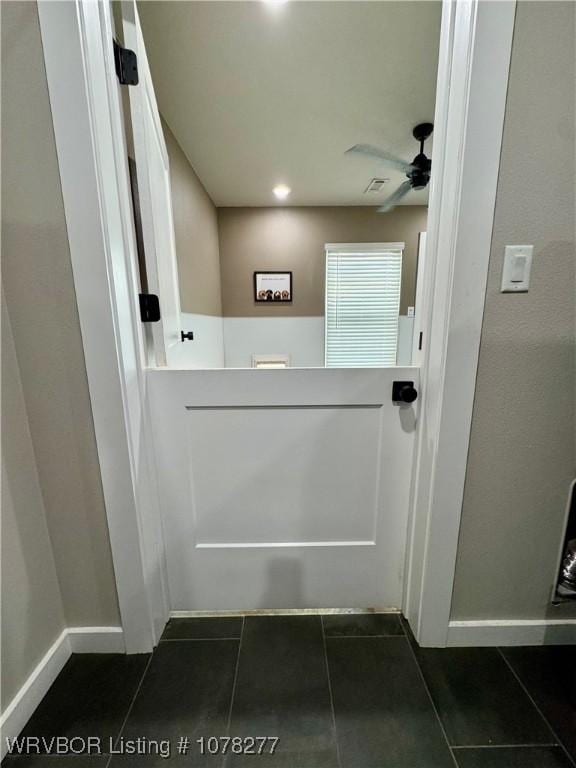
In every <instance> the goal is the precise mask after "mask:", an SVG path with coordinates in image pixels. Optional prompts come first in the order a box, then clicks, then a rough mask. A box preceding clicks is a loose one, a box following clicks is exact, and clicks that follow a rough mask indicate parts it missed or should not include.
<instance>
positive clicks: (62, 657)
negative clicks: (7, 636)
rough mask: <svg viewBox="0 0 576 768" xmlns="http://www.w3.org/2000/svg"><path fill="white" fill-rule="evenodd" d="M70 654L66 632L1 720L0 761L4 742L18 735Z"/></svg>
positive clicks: (4, 745)
mask: <svg viewBox="0 0 576 768" xmlns="http://www.w3.org/2000/svg"><path fill="white" fill-rule="evenodd" d="M71 654H72V650H71V648H70V640H69V638H68V630H66V629H65V630H64V631H63V632H62V633H61V635H60V637H58V639H57V640H56V641H55V642H54V643H53V645H51V646H50V648H49V649H48V651H47V652H46V654H45V655H44V657H43V658H42V659H41V660H40V662H39V663H38V664H37V665H36V667H35V669H34V670H33V671H32V674H31V675H30V676H29V677H28V679H27V680H26V682H25V683H24V685H23V686H22V688H20V690H19V691H18V693H17V694H16V696H14V698H13V699H12V701H11V702H10V704H9V705H8V706H7V707H6V709H5V710H4V712H2V716H1V717H0V734H1V735H2V743H1V745H0V759H2V758H3V757H4V755H5V754H6V751H7V749H8V747H7V744H6V739H8V738H15V737H16V736H18V734H19V733H20V731H21V730H22V728H24V726H25V725H26V723H27V722H28V720H29V719H30V717H31V716H32V713H33V712H34V710H35V709H36V707H37V706H38V704H39V703H40V702H41V701H42V699H43V698H44V696H45V695H46V692H47V691H48V689H49V688H50V686H51V685H52V683H53V682H54V680H56V678H57V677H58V675H59V673H60V670H61V669H62V667H63V666H64V664H66V662H67V661H68V659H69V658H70V656H71Z"/></svg>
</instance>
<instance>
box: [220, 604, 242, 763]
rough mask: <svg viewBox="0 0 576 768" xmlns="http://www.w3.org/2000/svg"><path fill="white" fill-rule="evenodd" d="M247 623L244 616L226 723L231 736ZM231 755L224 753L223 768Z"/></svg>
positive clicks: (228, 733)
mask: <svg viewBox="0 0 576 768" xmlns="http://www.w3.org/2000/svg"><path fill="white" fill-rule="evenodd" d="M245 623H246V616H242V628H241V630H240V639H239V642H238V653H237V654H236V669H235V670H234V682H233V683H232V695H231V696H230V709H229V710H228V722H227V724H226V735H227V736H230V728H231V726H232V710H233V708H234V696H235V695H236V683H237V682H238V670H239V669H240V651H241V650H242V640H243V639H244V624H245ZM236 639H238V638H236ZM229 755H230V752H228V753H227V754H225V755H223V760H222V768H225V766H226V764H227V763H228V756H229Z"/></svg>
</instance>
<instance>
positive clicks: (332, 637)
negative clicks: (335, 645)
mask: <svg viewBox="0 0 576 768" xmlns="http://www.w3.org/2000/svg"><path fill="white" fill-rule="evenodd" d="M382 637H385V638H390V637H405V635H404V633H402V634H392V635H326V640H371V639H372V638H374V639H375V640H376V639H378V638H382Z"/></svg>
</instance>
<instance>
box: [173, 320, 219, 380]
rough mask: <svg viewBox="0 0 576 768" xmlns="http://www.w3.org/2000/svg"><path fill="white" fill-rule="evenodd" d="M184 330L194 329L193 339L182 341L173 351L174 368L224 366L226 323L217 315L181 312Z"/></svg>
mask: <svg viewBox="0 0 576 768" xmlns="http://www.w3.org/2000/svg"><path fill="white" fill-rule="evenodd" d="M181 322H182V330H183V331H193V332H194V340H193V341H183V342H181V343H180V344H179V345H178V346H177V347H176V348H175V350H174V351H173V359H174V360H175V363H174V365H173V366H172V367H174V368H176V367H177V368H223V367H224V324H223V321H222V318H221V317H218V316H216V315H196V314H192V313H191V312H182V314H181Z"/></svg>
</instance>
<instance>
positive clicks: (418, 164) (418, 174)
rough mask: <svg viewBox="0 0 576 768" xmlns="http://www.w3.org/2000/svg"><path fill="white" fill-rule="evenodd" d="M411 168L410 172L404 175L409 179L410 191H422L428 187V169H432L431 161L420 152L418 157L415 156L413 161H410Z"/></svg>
mask: <svg viewBox="0 0 576 768" xmlns="http://www.w3.org/2000/svg"><path fill="white" fill-rule="evenodd" d="M412 166H413V168H412V170H411V171H410V172H409V173H407V174H406V176H407V177H408V178H409V179H410V184H411V185H412V189H424V187H427V186H428V182H429V181H430V169H431V168H432V162H431V160H429V159H428V158H427V157H426V155H425V154H424V153H423V152H421V153H420V154H419V155H416V157H415V158H414V160H412Z"/></svg>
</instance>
